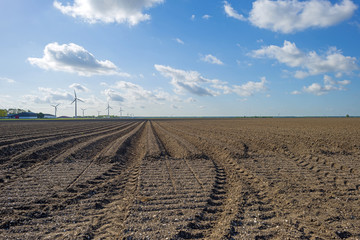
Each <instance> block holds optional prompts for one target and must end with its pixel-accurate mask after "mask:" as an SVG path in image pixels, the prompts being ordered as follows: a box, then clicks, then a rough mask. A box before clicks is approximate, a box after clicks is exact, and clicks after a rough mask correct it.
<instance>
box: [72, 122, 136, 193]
mask: <svg viewBox="0 0 360 240" xmlns="http://www.w3.org/2000/svg"><path fill="white" fill-rule="evenodd" d="M142 126H143V123H138V124H136V125H134V126H130V127H127V128H125V129H124V130H123V131H120V132H119V134H116V135H115V136H114V137H117V138H116V139H114V138H111V140H112V142H110V143H109V144H108V145H107V146H106V147H105V148H103V149H102V150H100V151H96V153H97V154H96V155H95V156H93V157H92V158H91V160H90V161H89V164H88V165H87V166H86V168H84V170H83V171H82V172H81V173H80V174H79V175H78V176H77V177H76V178H75V179H74V180H73V181H72V182H71V183H70V184H69V185H68V186H67V187H66V189H69V188H71V187H72V186H73V185H75V184H76V183H77V182H79V181H80V180H81V178H84V176H85V173H86V171H88V170H89V169H90V168H91V166H92V165H93V164H94V163H109V162H113V161H114V160H115V157H116V155H117V153H121V152H124V151H125V150H126V147H127V145H128V144H127V143H128V142H129V141H130V140H131V137H132V136H133V135H134V134H136V133H137V132H138V131H139V130H140V128H142ZM118 135H120V136H118ZM99 141H102V142H104V140H103V139H96V140H95V141H94V142H93V143H95V144H97V143H98V142H99ZM105 143H107V142H105ZM102 146H103V145H102ZM88 147H90V148H91V149H94V146H92V144H90V145H89V146H88ZM81 152H83V150H81Z"/></svg>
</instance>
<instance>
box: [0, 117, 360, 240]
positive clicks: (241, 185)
mask: <svg viewBox="0 0 360 240" xmlns="http://www.w3.org/2000/svg"><path fill="white" fill-rule="evenodd" d="M0 131H1V134H0V239H360V199H359V198H360V119H357V118H346V119H345V118H338V119H337V118H329V119H325V118H323V119H315V118H301V119H206V120H200V119H177V120H151V121H148V120H133V121H130V120H126V121H125V120H122V121H120V120H118V121H117V120H111V121H110V120H109V121H105V120H104V121H9V122H5V121H4V122H0Z"/></svg>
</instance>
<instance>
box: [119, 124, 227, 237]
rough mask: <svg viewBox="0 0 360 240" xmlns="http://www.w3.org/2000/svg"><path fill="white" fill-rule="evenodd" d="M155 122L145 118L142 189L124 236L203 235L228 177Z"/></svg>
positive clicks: (127, 222) (211, 219)
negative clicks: (146, 135)
mask: <svg viewBox="0 0 360 240" xmlns="http://www.w3.org/2000/svg"><path fill="white" fill-rule="evenodd" d="M157 127H158V126H155V127H154V126H153V123H152V122H148V123H147V130H146V132H147V134H148V141H147V151H146V152H147V154H146V156H145V157H144V159H143V160H142V164H141V166H140V173H139V189H138V193H137V195H136V197H135V200H134V204H133V206H132V207H131V210H130V213H129V217H128V218H127V219H126V222H125V226H126V227H125V230H124V236H123V237H124V239H166V238H168V239H170V238H177V239H181V238H188V239H190V238H199V237H205V236H207V235H209V232H210V231H211V227H212V222H213V220H214V219H215V218H216V215H217V212H218V211H220V210H219V209H220V208H221V207H220V206H221V203H219V202H216V201H218V199H220V197H218V196H217V195H219V194H221V193H219V192H217V189H218V188H222V184H224V181H225V180H224V172H222V169H220V168H218V167H217V166H216V165H215V164H214V162H213V161H211V160H209V159H207V158H204V157H202V158H199V157H194V156H196V155H200V154H199V151H198V150H197V149H196V148H194V146H192V145H191V144H189V143H188V142H186V141H184V140H183V139H181V138H179V137H178V136H175V135H171V134H170V135H169V133H167V132H166V133H165V132H164V130H163V129H159V128H157ZM164 136H166V138H164ZM168 138H170V139H171V140H170V141H168V140H169V139H168ZM164 142H166V144H165V145H164V144H163V143H164ZM171 153H173V154H174V155H171ZM182 156H192V157H191V158H183V157H182ZM217 177H218V180H216V178H217ZM215 202H216V203H215Z"/></svg>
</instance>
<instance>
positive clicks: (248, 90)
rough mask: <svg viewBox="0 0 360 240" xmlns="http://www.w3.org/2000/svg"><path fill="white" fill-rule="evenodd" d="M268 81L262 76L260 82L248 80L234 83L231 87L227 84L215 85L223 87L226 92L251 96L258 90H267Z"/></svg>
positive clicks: (219, 87) (215, 85)
mask: <svg viewBox="0 0 360 240" xmlns="http://www.w3.org/2000/svg"><path fill="white" fill-rule="evenodd" d="M266 82H267V81H266V78H265V77H261V79H260V81H259V82H254V81H248V82H247V83H244V84H242V85H232V86H231V87H229V86H228V85H227V84H214V85H213V87H215V88H218V89H222V90H223V91H224V94H230V93H235V94H237V95H239V96H241V97H249V96H252V95H254V94H255V93H257V92H261V91H265V90H266V89H267V87H266Z"/></svg>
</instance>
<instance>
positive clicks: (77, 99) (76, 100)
mask: <svg viewBox="0 0 360 240" xmlns="http://www.w3.org/2000/svg"><path fill="white" fill-rule="evenodd" d="M74 96H75V97H74V100H73V101H72V102H71V104H73V103H74V102H75V118H77V102H78V101H80V102H84V101H83V100H81V99H80V98H78V97H77V96H76V92H75V90H74Z"/></svg>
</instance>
